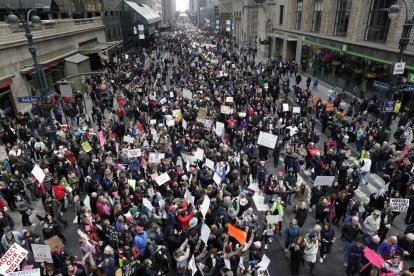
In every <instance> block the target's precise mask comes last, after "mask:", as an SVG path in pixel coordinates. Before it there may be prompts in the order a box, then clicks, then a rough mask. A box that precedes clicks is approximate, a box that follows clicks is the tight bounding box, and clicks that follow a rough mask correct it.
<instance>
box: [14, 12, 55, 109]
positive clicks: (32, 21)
mask: <svg viewBox="0 0 414 276" xmlns="http://www.w3.org/2000/svg"><path fill="white" fill-rule="evenodd" d="M8 9H9V11H10V14H9V15H8V16H7V18H6V22H7V24H9V26H10V28H11V29H12V30H13V31H17V30H18V29H19V28H20V21H21V22H22V24H23V27H24V31H25V36H26V38H27V43H28V48H29V52H30V54H31V55H32V59H33V66H34V68H35V70H34V73H33V74H32V79H33V83H34V87H35V89H36V90H38V91H39V94H40V95H41V96H42V100H43V102H44V103H47V102H48V99H47V94H46V93H47V81H46V75H45V71H44V70H43V67H42V66H41V65H40V64H39V62H38V60H37V51H36V46H35V45H34V42H33V34H32V32H31V30H30V25H32V26H33V27H34V28H38V27H40V26H41V24H42V20H41V19H40V17H39V16H37V15H36V14H35V12H36V10H35V9H31V10H29V11H28V12H27V15H26V18H25V17H24V14H20V13H19V12H18V11H17V10H16V9H14V8H12V7H10V6H9V7H8ZM13 12H14V13H13ZM16 14H17V15H16ZM32 14H33V15H32ZM31 15H32V16H31ZM49 117H50V112H49Z"/></svg>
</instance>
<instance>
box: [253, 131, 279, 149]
mask: <svg viewBox="0 0 414 276" xmlns="http://www.w3.org/2000/svg"><path fill="white" fill-rule="evenodd" d="M276 142H277V136H276V135H273V134H271V133H267V132H264V131H260V134H259V139H258V141H257V143H258V144H259V145H261V146H264V147H267V148H271V149H274V148H275V147H276Z"/></svg>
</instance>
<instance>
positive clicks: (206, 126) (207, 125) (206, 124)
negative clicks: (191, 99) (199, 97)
mask: <svg viewBox="0 0 414 276" xmlns="http://www.w3.org/2000/svg"><path fill="white" fill-rule="evenodd" d="M212 125H213V121H212V120H207V119H206V120H205V121H204V129H207V130H211V126H212Z"/></svg>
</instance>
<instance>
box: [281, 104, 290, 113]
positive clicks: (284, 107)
mask: <svg viewBox="0 0 414 276" xmlns="http://www.w3.org/2000/svg"><path fill="white" fill-rule="evenodd" d="M282 107H283V112H288V111H289V104H287V103H284V104H283V105H282Z"/></svg>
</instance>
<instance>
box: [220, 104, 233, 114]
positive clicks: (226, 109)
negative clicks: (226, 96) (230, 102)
mask: <svg viewBox="0 0 414 276" xmlns="http://www.w3.org/2000/svg"><path fill="white" fill-rule="evenodd" d="M220 112H221V113H223V114H230V112H231V109H230V106H227V105H222V106H221V108H220Z"/></svg>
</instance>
